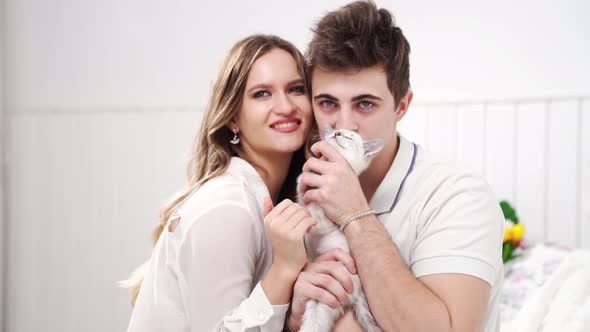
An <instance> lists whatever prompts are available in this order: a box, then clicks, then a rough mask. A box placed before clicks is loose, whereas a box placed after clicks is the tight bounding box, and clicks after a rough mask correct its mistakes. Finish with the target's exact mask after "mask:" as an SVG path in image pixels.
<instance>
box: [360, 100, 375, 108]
mask: <svg viewBox="0 0 590 332" xmlns="http://www.w3.org/2000/svg"><path fill="white" fill-rule="evenodd" d="M359 106H360V107H361V108H362V109H365V110H366V109H369V108H371V107H373V103H372V102H370V101H361V102H360V103H359Z"/></svg>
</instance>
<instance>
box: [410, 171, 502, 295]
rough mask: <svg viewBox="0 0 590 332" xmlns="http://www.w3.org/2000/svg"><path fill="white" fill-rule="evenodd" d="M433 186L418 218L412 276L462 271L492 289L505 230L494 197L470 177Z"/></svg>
mask: <svg viewBox="0 0 590 332" xmlns="http://www.w3.org/2000/svg"><path fill="white" fill-rule="evenodd" d="M432 187H433V188H436V189H435V190H434V191H433V192H432V193H431V195H430V196H429V197H428V199H427V200H426V202H425V204H424V205H423V209H422V211H421V212H420V213H419V217H418V218H419V219H418V224H417V233H416V241H415V243H414V246H413V248H412V254H411V258H410V269H411V270H412V273H413V274H414V275H415V276H416V277H421V276H425V275H431V274H438V273H461V274H467V275H472V276H475V277H478V278H480V279H482V280H484V281H486V282H487V283H489V284H490V285H491V286H493V285H494V280H495V277H496V274H497V272H498V270H499V269H500V268H501V265H502V258H501V257H502V235H503V234H502V232H503V227H504V217H503V215H502V211H501V208H500V205H499V202H498V200H497V199H496V197H495V195H494V194H493V193H492V191H491V189H490V187H489V186H488V184H487V183H486V182H485V181H484V180H483V179H481V178H480V177H478V176H476V175H472V174H462V175H455V176H452V177H447V178H446V179H444V180H443V181H440V183H436V184H434V185H433V186H432Z"/></svg>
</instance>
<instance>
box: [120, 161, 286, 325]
mask: <svg viewBox="0 0 590 332" xmlns="http://www.w3.org/2000/svg"><path fill="white" fill-rule="evenodd" d="M265 196H269V193H268V189H267V188H266V186H265V184H264V182H263V181H262V179H261V178H260V176H259V175H258V173H257V172H256V170H255V169H254V167H252V166H251V165H250V164H249V163H247V162H246V161H244V160H242V159H240V158H237V157H233V158H232V159H231V162H230V165H229V167H228V169H227V171H226V172H225V173H223V174H222V175H220V176H218V177H216V178H214V179H211V180H210V181H208V182H207V183H205V184H204V185H203V186H201V187H200V188H199V189H198V190H197V191H195V192H194V193H193V194H192V195H190V196H189V197H188V198H187V199H186V200H185V201H184V202H183V203H182V204H180V207H179V208H178V209H177V213H178V214H179V215H180V222H179V223H178V225H177V226H176V228H174V231H173V232H170V230H169V225H170V222H171V221H172V219H173V218H170V219H171V220H170V221H168V224H167V225H166V227H165V229H164V231H163V232H162V234H161V236H160V238H159V240H158V243H157V244H156V246H155V248H154V251H153V254H152V257H151V260H150V262H149V266H148V268H147V270H146V274H145V277H144V281H143V284H142V286H141V290H140V292H139V296H138V298H137V302H136V304H135V308H134V310H133V314H132V316H131V321H130V323H129V328H128V330H127V331H128V332H134V331H141V332H149V331H192V332H200V331H262V332H264V331H269V332H271V331H281V330H282V329H283V323H284V320H285V315H286V312H287V309H288V307H289V305H288V304H284V305H271V304H270V302H269V300H268V298H267V297H266V295H265V294H264V291H263V289H262V287H261V285H260V281H261V279H262V278H263V277H264V276H265V274H266V272H267V271H268V269H269V268H270V265H271V263H272V250H271V244H270V241H269V240H268V239H267V237H266V234H265V231H264V224H263V222H262V220H263V216H262V200H263V198H264V197H265Z"/></svg>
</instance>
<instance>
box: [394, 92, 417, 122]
mask: <svg viewBox="0 0 590 332" xmlns="http://www.w3.org/2000/svg"><path fill="white" fill-rule="evenodd" d="M412 98H414V93H413V92H412V90H410V89H408V92H407V93H406V95H405V96H404V97H403V98H402V99H400V101H399V103H398V105H397V109H396V110H395V120H396V121H400V120H401V119H402V118H403V117H404V116H405V115H406V113H407V112H408V108H409V107H410V104H411V103H412Z"/></svg>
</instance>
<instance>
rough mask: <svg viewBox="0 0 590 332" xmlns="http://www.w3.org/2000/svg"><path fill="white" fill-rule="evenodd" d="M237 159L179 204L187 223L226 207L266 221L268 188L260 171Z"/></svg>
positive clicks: (242, 215)
mask: <svg viewBox="0 0 590 332" xmlns="http://www.w3.org/2000/svg"><path fill="white" fill-rule="evenodd" d="M235 159H236V158H235V157H234V158H232V163H231V164H230V165H229V167H228V169H227V170H226V171H225V172H224V173H222V174H221V175H219V176H217V177H215V178H213V179H211V180H209V181H207V182H206V183H204V184H203V185H202V186H201V187H199V189H197V190H196V191H195V192H194V193H193V194H192V195H190V196H189V197H188V198H187V200H186V201H184V202H183V203H182V204H181V206H180V207H179V208H178V214H179V215H180V217H181V220H183V221H184V222H185V227H186V226H187V225H186V224H187V223H192V222H194V221H196V220H199V219H210V218H208V217H209V216H210V215H211V214H212V213H213V214H214V213H215V211H218V212H221V211H225V210H230V211H236V213H240V214H241V215H240V216H236V218H238V219H245V218H247V219H248V220H252V221H253V222H256V223H259V224H261V223H262V219H263V217H262V199H263V198H264V196H268V190H267V189H266V186H265V185H264V183H263V181H262V179H260V177H259V176H258V174H257V173H255V171H254V173H253V172H252V170H253V169H252V170H250V169H248V168H247V166H249V164H248V165H244V163H245V161H243V160H241V159H239V160H235ZM236 164H237V165H236ZM249 167H251V166H249ZM244 168H245V170H244ZM205 216H206V217H207V218H203V217H205ZM205 222H206V221H205Z"/></svg>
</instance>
